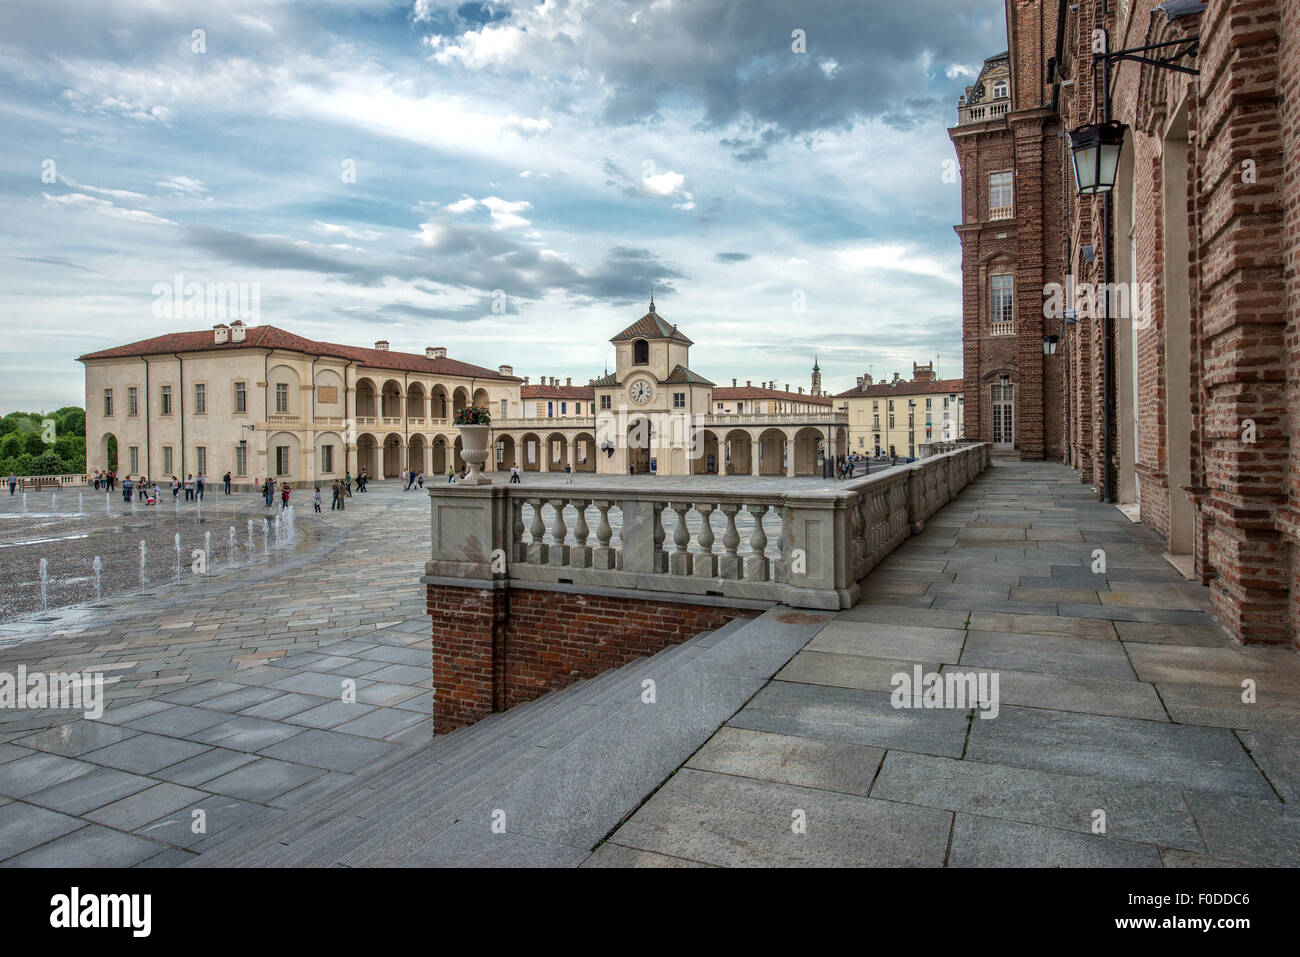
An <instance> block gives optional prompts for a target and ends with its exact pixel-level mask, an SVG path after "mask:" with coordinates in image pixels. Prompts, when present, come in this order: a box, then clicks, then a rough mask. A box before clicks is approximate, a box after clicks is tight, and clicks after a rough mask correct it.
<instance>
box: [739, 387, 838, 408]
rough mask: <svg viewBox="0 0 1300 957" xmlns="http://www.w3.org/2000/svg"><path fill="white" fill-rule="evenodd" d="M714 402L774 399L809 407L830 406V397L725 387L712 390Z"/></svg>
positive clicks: (805, 393)
mask: <svg viewBox="0 0 1300 957" xmlns="http://www.w3.org/2000/svg"><path fill="white" fill-rule="evenodd" d="M713 399H714V401H715V402H716V401H718V400H720V399H721V400H726V399H776V400H777V401H778V402H805V403H809V404H811V405H830V404H831V400H830V396H825V395H821V396H818V395H811V394H809V393H807V392H787V391H785V390H784V389H760V388H758V387H757V386H748V385H742V386H725V387H722V388H715V389H714V390H713Z"/></svg>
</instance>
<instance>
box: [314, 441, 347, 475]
mask: <svg viewBox="0 0 1300 957" xmlns="http://www.w3.org/2000/svg"><path fill="white" fill-rule="evenodd" d="M343 459H344V455H343V437H342V436H340V435H339V434H338V433H337V432H322V433H320V434H319V435H317V436H316V476H317V477H318V478H336V477H337V476H340V475H342V474H343V469H344V468H345V466H344V464H343Z"/></svg>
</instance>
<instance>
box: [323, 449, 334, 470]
mask: <svg viewBox="0 0 1300 957" xmlns="http://www.w3.org/2000/svg"><path fill="white" fill-rule="evenodd" d="M320 470H321V471H322V472H324V473H325V474H326V475H328V474H329V473H330V472H333V471H334V446H332V445H324V446H321V450H320Z"/></svg>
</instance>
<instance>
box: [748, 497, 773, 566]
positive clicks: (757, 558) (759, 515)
mask: <svg viewBox="0 0 1300 957" xmlns="http://www.w3.org/2000/svg"><path fill="white" fill-rule="evenodd" d="M767 509H768V506H766V505H746V506H745V511H747V512H749V514H750V515H753V516H754V531H753V532H751V533H750V536H749V547H750V548H751V549H752V550H753V554H752V555H749V556H748V557H746V559H745V581H754V582H765V581H767V580H768V574H769V573H770V569H769V568H768V560H767V555H766V554H764V553H765V552H766V551H767V532H765V531H763V516H764V515H766V514H767Z"/></svg>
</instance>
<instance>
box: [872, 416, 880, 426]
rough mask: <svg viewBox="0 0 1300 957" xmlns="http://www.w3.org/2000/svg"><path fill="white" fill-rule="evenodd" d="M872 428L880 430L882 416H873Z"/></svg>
mask: <svg viewBox="0 0 1300 957" xmlns="http://www.w3.org/2000/svg"><path fill="white" fill-rule="evenodd" d="M871 427H872V428H873V429H878V428H880V416H878V415H873V416H872V417H871Z"/></svg>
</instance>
